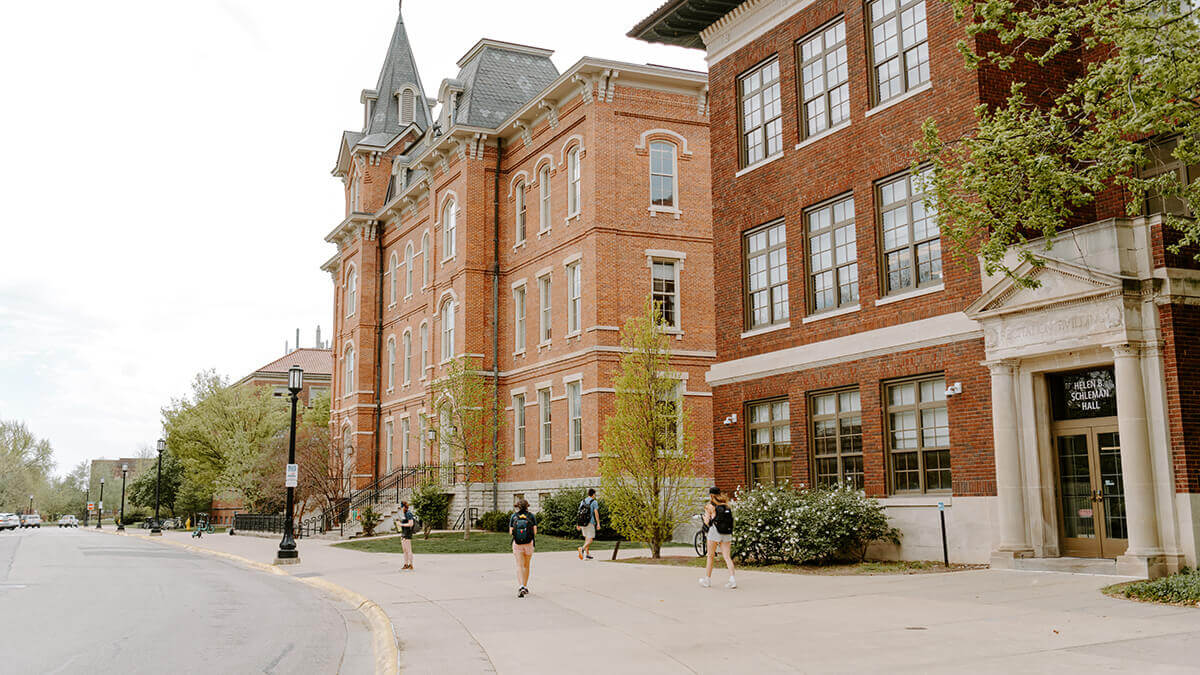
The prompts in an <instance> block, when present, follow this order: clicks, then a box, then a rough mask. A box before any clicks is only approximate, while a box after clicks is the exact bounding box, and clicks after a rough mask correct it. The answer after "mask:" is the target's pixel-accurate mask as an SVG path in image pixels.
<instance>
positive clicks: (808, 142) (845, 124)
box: [796, 117, 850, 150]
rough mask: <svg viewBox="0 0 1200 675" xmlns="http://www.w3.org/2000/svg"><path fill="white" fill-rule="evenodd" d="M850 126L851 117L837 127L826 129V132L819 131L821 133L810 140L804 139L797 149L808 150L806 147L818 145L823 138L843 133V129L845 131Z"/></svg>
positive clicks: (809, 138) (797, 145) (810, 137)
mask: <svg viewBox="0 0 1200 675" xmlns="http://www.w3.org/2000/svg"><path fill="white" fill-rule="evenodd" d="M848 126H850V118H849V117H847V118H846V119H844V120H842V121H841V122H838V123H837V124H836V125H834V126H832V127H829V128H828V129H826V130H824V131H819V132H817V133H815V134H813V135H812V136H809V137H808V138H806V139H804V140H803V141H800V142H799V143H797V144H796V149H797V150H799V149H801V148H806V147H808V146H810V145H812V144H813V143H816V142H817V141H819V140H821V139H822V138H825V137H826V136H830V135H832V134H835V133H837V132H839V131H841V130H842V129H845V128H846V127H848Z"/></svg>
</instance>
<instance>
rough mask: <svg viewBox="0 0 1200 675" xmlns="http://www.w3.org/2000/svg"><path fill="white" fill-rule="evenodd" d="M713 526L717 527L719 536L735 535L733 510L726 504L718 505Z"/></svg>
mask: <svg viewBox="0 0 1200 675" xmlns="http://www.w3.org/2000/svg"><path fill="white" fill-rule="evenodd" d="M713 525H715V526H716V527H717V533H718V534H733V509H731V508H729V506H727V505H725V504H717V513H716V515H715V516H714V517H713Z"/></svg>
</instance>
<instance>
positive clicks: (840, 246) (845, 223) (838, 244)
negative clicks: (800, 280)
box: [804, 197, 858, 312]
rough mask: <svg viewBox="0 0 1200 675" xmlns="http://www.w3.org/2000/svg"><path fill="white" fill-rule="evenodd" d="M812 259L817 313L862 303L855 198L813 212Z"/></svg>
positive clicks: (809, 218) (807, 217)
mask: <svg viewBox="0 0 1200 675" xmlns="http://www.w3.org/2000/svg"><path fill="white" fill-rule="evenodd" d="M804 219H805V221H807V224H808V256H809V264H808V268H809V278H810V280H811V283H810V284H809V287H810V288H811V291H810V292H811V295H810V296H809V306H810V307H811V308H812V311H814V312H821V311H824V310H827V309H833V308H835V307H844V306H846V305H853V304H854V303H856V302H858V249H857V245H856V235H855V231H854V198H853V197H848V198H846V199H839V200H837V201H834V202H830V203H828V204H824V205H822V206H818V207H816V208H813V209H810V210H809V211H808V212H806V213H805V214H804Z"/></svg>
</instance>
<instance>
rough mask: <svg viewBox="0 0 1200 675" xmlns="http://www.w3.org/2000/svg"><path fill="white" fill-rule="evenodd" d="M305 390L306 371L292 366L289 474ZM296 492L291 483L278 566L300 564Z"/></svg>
mask: <svg viewBox="0 0 1200 675" xmlns="http://www.w3.org/2000/svg"><path fill="white" fill-rule="evenodd" d="M303 388H304V370H303V369H302V368H300V366H292V367H291V368H289V369H288V392H289V393H290V394H291V399H292V423H291V427H290V430H289V432H288V466H287V467H286V472H287V473H290V472H291V471H292V470H294V466H293V465H295V463H296V400H297V399H298V398H299V396H300V390H301V389H303ZM285 475H286V474H285ZM295 492H296V488H295V486H293V485H292V484H291V483H290V481H289V482H288V485H287V508H286V509H285V510H284V514H283V541H281V542H279V552H278V553H276V554H275V564H276V565H292V564H295V563H298V562H300V552H299V551H297V550H296V540H295V539H294V538H293V537H292V529H293V522H292V520H293V517H294V509H295V505H294V504H295Z"/></svg>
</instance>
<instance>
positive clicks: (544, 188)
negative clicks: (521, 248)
mask: <svg viewBox="0 0 1200 675" xmlns="http://www.w3.org/2000/svg"><path fill="white" fill-rule="evenodd" d="M552 199H553V194H552V193H551V191H550V165H549V164H547V165H546V166H543V167H542V168H541V170H540V171H538V218H539V220H538V234H542V233H544V232H549V231H550V218H551V216H552V214H553V209H552V208H551V207H552V206H553V201H552Z"/></svg>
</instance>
